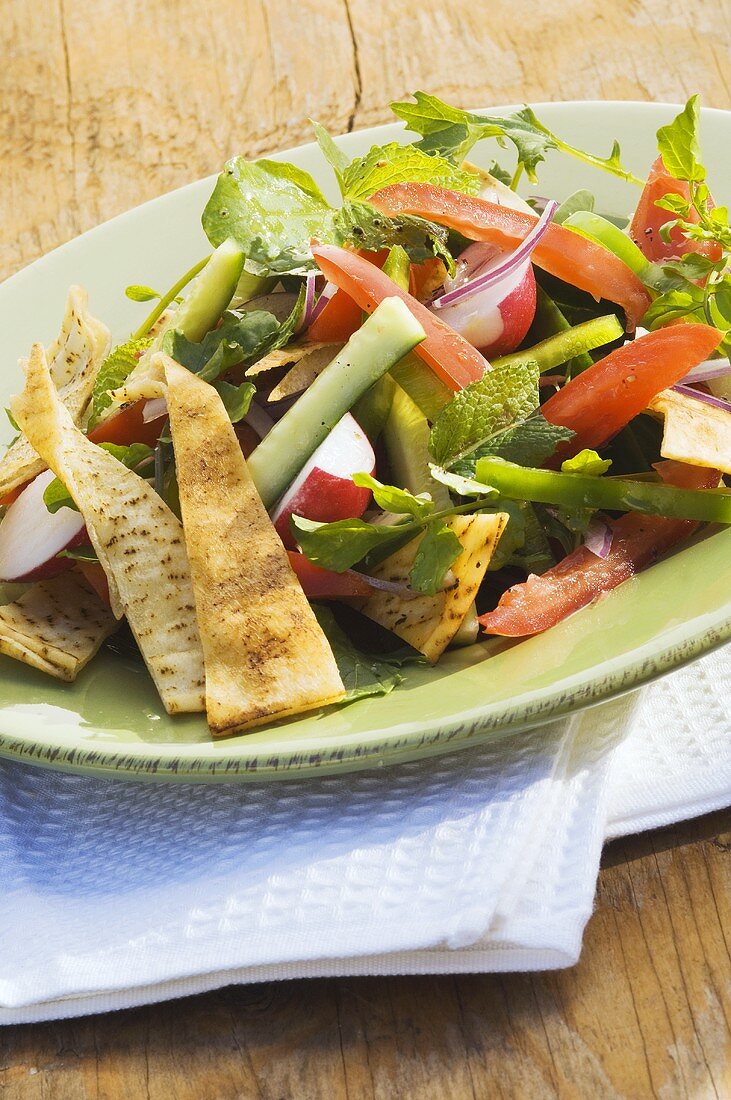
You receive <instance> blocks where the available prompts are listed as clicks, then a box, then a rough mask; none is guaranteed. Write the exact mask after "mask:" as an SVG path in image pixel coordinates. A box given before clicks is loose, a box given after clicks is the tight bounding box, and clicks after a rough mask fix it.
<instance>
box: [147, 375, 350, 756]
mask: <svg viewBox="0 0 731 1100" xmlns="http://www.w3.org/2000/svg"><path fill="white" fill-rule="evenodd" d="M160 358H161V359H162V360H163V362H164V368H165V376H166V378H167V382H168V393H167V402H168V411H169V414H170V430H171V434H172V438H173V445H174V447H175V457H176V462H177V470H178V487H179V489H180V506H181V509H182V512H183V524H184V528H185V539H186V542H187V545H188V555H189V558H190V570H191V575H192V578H193V590H194V592H195V604H196V611H197V614H198V626H199V628H200V633H201V640H202V642H203V653H204V657H205V667H206V710H207V713H208V724H209V726H210V728H211V732H212V733H213V734H214V735H215V736H222V735H224V734H229V733H235V732H236V731H237V730H242V729H248V728H250V727H251V726H256V725H260V724H261V723H262V722H266V721H269V720H274V719H277V718H283V717H285V716H286V715H288V714H299V713H300V712H301V711H306V710H310V709H312V708H313V707H318V706H322V705H324V704H326V703H332V702H335V701H336V700H338V699H341V698H342V697H343V695H344V689H343V683H342V681H341V679H340V674H339V673H338V669H337V665H336V663H335V659H334V657H333V655H332V652H331V650H330V646H329V645H328V642H327V639H326V637H325V635H324V634H323V632H322V629H321V628H320V626H319V624H318V622H317V619H316V618H315V616H314V614H313V611H312V609H311V607H310V605H309V603H308V602H307V599H306V597H305V595H304V593H303V591H302V589H301V587H300V584H299V581H298V580H297V578H296V576H295V574H294V573H293V572H292V568H291V566H290V564H289V560H288V558H287V554H286V551H285V549H284V547H283V546H282V543H281V541H280V539H279V536H278V535H277V533H276V532H275V530H274V527H273V526H272V522H271V520H270V518H269V516H268V515H267V512H266V510H265V508H264V506H263V504H262V502H261V499H260V497H259V494H258V493H257V491H256V489H255V487H254V483H253V481H252V480H251V475H250V474H249V471H248V468H247V465H246V461H245V460H244V457H243V455H242V453H241V448H240V447H239V444H238V441H237V439H236V435H235V433H234V430H233V428H232V426H231V423H230V421H229V418H228V415H227V413H226V410H225V408H224V406H223V403H222V401H221V399H220V397H219V396H218V394H217V393H216V391H215V390H214V389H213V387H212V386H209V385H208V383H207V382H203V381H202V380H201V379H200V378H198V377H197V376H196V375H194V374H191V372H190V371H187V370H185V368H184V367H181V366H179V365H178V364H177V363H175V362H173V360H172V359H169V358H167V357H166V356H165V357H160Z"/></svg>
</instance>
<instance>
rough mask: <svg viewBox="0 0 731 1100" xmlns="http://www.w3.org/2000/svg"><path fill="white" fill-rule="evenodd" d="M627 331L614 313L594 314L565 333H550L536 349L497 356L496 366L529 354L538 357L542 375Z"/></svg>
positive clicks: (530, 356) (507, 363)
mask: <svg viewBox="0 0 731 1100" xmlns="http://www.w3.org/2000/svg"><path fill="white" fill-rule="evenodd" d="M623 333H624V329H623V328H622V325H621V324H620V321H619V319H618V318H617V317H615V315H614V314H613V313H609V314H607V316H606V317H592V319H591V320H589V321H582V323H581V324H580V325H574V326H573V328H567V329H564V330H563V332H558V333H556V335H555V336H549V337H548V339H547V340H542V341H541V342H540V344H536V345H535V346H534V347H532V348H524V349H523V350H522V351H519V352H513V353H512V354H511V355H503V356H501V357H500V358H499V359H493V364H492V365H493V366H494V367H503V366H507V365H509V364H511V363H522V362H524V361H525V359H526V357H527V358H529V359H535V361H536V362H537V363H538V369H539V371H540V372H541V374H545V372H546V371H551V370H555V369H556V368H557V367H560V366H562V365H563V364H564V363H567V362H568V361H569V359H573V358H575V356H577V355H581V354H583V353H585V352H589V351H593V350H594V349H595V348H601V347H603V346H604V344H611V343H612V341H614V340H618V339H619V338H620V336H622V334H623Z"/></svg>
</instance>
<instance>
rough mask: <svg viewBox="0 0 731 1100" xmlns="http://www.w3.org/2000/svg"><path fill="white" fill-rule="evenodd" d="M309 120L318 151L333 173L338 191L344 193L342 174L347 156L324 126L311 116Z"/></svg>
mask: <svg viewBox="0 0 731 1100" xmlns="http://www.w3.org/2000/svg"><path fill="white" fill-rule="evenodd" d="M309 121H310V125H311V126H312V129H313V130H314V131H315V138H316V139H317V144H318V145H319V146H320V152H321V153H322V155H323V156H324V158H325V160H326V161H327V162H328V164H329V165H330V167H331V168H332V170H333V172H334V173H335V178H336V179H337V181H338V187H339V188H340V192H341V194H344V193H345V189H344V186H343V175H344V173H345V170H346V168H347V167H348V158H347V156H346V155H345V153H344V152H343V150H342V149H341V148H340V146H339V145H337V144H336V143H335V142H334V141H333V139H332V138H331V137H330V134H329V133H328V132H327V130H326V129H325V127H324V126H321V125H320V123H319V122H315V120H314V119H312V118H311V119H310V120H309Z"/></svg>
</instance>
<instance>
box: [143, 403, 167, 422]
mask: <svg viewBox="0 0 731 1100" xmlns="http://www.w3.org/2000/svg"><path fill="white" fill-rule="evenodd" d="M167 414H168V406H167V402H166V400H165V398H164V397H154V398H151V399H150V400H149V401H145V407H144V409H143V410H142V422H143V424H149V423H150V421H151V420H159V419H160V417H161V416H167Z"/></svg>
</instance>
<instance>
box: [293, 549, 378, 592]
mask: <svg viewBox="0 0 731 1100" xmlns="http://www.w3.org/2000/svg"><path fill="white" fill-rule="evenodd" d="M287 555H288V557H289V564H290V565H291V566H292V568H293V569H294V571H295V573H296V574H297V579H298V580H299V582H300V584H301V585H302V590H303V591H304V594H305V596H307V598H308V599H310V600H341V599H346V598H351V597H355V596H372V595H373V589H372V587H371V586H370V585H369V584H368V582H367V581H366V580H365V579H364V578H363V577H361V576H360V575H359V574H358V573H354V572H353V571H352V569H346V571H345V572H344V573H335V572H333V570H331V569H322V568H321V566H319V565H313V563H312V562H311V561H310V560H309V558H306V557H305V555H304V554H300V553H298V552H297V551H296V550H288V551H287Z"/></svg>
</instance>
